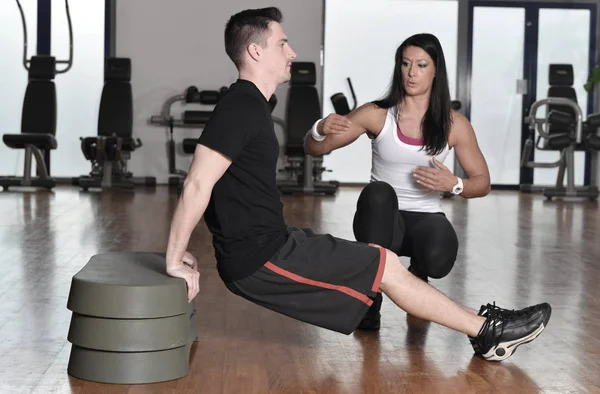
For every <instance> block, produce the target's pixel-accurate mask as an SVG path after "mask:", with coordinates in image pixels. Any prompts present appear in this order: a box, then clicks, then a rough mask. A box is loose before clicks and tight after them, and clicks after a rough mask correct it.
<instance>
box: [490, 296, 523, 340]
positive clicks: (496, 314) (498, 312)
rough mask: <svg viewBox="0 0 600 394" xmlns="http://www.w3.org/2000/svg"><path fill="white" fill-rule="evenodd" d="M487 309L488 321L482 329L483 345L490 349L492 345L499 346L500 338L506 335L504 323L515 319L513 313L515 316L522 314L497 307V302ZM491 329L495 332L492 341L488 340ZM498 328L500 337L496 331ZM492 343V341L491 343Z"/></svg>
mask: <svg viewBox="0 0 600 394" xmlns="http://www.w3.org/2000/svg"><path fill="white" fill-rule="evenodd" d="M487 308H488V311H487V319H486V320H485V323H483V327H481V336H482V337H483V344H484V346H485V347H488V346H490V345H492V346H497V345H498V343H499V342H500V338H501V337H502V334H503V333H504V322H505V321H506V320H512V319H514V317H513V316H512V315H511V313H515V314H519V315H520V313H518V312H514V310H513V311H510V310H507V309H503V308H500V307H497V306H496V303H495V302H494V305H490V304H488V305H487ZM507 312H508V313H507ZM507 315H508V316H507ZM490 327H491V328H492V330H493V335H492V338H491V339H489V338H488V331H489V330H490ZM498 327H500V334H499V335H497V332H496V330H498ZM490 341H491V343H490Z"/></svg>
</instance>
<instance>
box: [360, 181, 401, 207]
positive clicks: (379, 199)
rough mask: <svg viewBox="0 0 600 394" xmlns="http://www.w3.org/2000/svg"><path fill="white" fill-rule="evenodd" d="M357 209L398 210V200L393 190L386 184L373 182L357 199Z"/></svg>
mask: <svg viewBox="0 0 600 394" xmlns="http://www.w3.org/2000/svg"><path fill="white" fill-rule="evenodd" d="M357 205H358V208H359V209H360V208H364V207H369V208H374V207H377V208H381V207H382V206H389V207H390V208H391V209H398V200H397V196H396V191H395V190H394V188H393V187H392V186H391V185H390V184H389V183H386V182H381V181H375V182H371V183H369V184H368V185H367V186H365V188H364V189H363V190H362V192H361V193H360V196H359V197H358V203H357Z"/></svg>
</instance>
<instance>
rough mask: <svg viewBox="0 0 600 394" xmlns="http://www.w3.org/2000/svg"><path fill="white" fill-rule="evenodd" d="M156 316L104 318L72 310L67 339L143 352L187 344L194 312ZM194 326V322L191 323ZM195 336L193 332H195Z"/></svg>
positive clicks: (98, 347) (96, 346)
mask: <svg viewBox="0 0 600 394" xmlns="http://www.w3.org/2000/svg"><path fill="white" fill-rule="evenodd" d="M192 319H193V321H190V315H187V314H185V315H177V316H171V317H164V318H158V319H104V318H99V317H93V316H85V315H80V314H78V313H73V316H72V318H71V325H70V327H69V334H68V336H67V339H68V341H69V342H71V343H72V344H74V345H77V346H80V347H85V348H88V349H95V350H105V351H113V352H145V351H156V350H167V349H173V348H177V347H180V346H184V345H186V344H187V343H188V342H189V340H190V335H191V333H192V332H194V334H195V331H192V330H193V328H194V327H192V325H191V323H195V315H192ZM194 326H195V324H194ZM194 336H195V335H194Z"/></svg>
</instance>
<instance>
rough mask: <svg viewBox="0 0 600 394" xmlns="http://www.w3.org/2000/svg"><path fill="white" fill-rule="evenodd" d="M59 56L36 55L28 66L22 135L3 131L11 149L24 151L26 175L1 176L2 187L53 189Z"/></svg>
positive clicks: (3, 137)
mask: <svg viewBox="0 0 600 394" xmlns="http://www.w3.org/2000/svg"><path fill="white" fill-rule="evenodd" d="M55 75H56V59H55V58H54V57H52V56H33V57H32V58H31V61H30V66H29V82H28V83H27V88H26V90H25V99H24V100H23V111H22V117H21V133H20V134H4V135H3V136H2V141H4V144H5V145H6V146H8V147H9V148H11V149H24V150H25V165H24V169H23V176H22V177H16V176H6V177H2V178H0V186H1V187H3V188H4V190H8V188H9V187H11V186H29V187H41V188H46V189H49V190H50V189H52V188H53V187H54V186H56V181H55V180H54V179H53V178H51V177H50V175H49V172H50V169H49V168H48V167H47V166H46V160H47V161H48V166H49V164H50V160H49V157H50V155H49V152H50V151H51V150H54V149H56V148H57V143H56V87H55V85H54V77H55ZM32 158H35V163H36V169H37V173H38V175H37V176H35V177H32V176H31V161H32Z"/></svg>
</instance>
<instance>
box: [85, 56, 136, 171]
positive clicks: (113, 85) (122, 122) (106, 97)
mask: <svg viewBox="0 0 600 394" xmlns="http://www.w3.org/2000/svg"><path fill="white" fill-rule="evenodd" d="M130 81H131V59H129V58H107V59H106V62H105V67H104V86H103V88H102V95H101V97H100V111H99V114H98V133H97V136H95V137H85V138H82V140H81V141H82V143H81V149H82V151H83V154H84V156H85V157H86V159H88V160H91V159H93V158H95V157H96V154H97V152H96V147H97V141H98V137H104V139H105V148H106V149H107V156H109V157H110V156H112V155H110V154H109V153H110V151H118V150H120V151H123V152H133V151H134V150H135V149H136V148H137V147H138V146H139V144H137V143H136V141H135V140H134V139H133V93H132V89H131V83H130ZM111 137H113V138H111ZM118 143H120V148H119V147H118V146H117V144H118Z"/></svg>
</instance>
